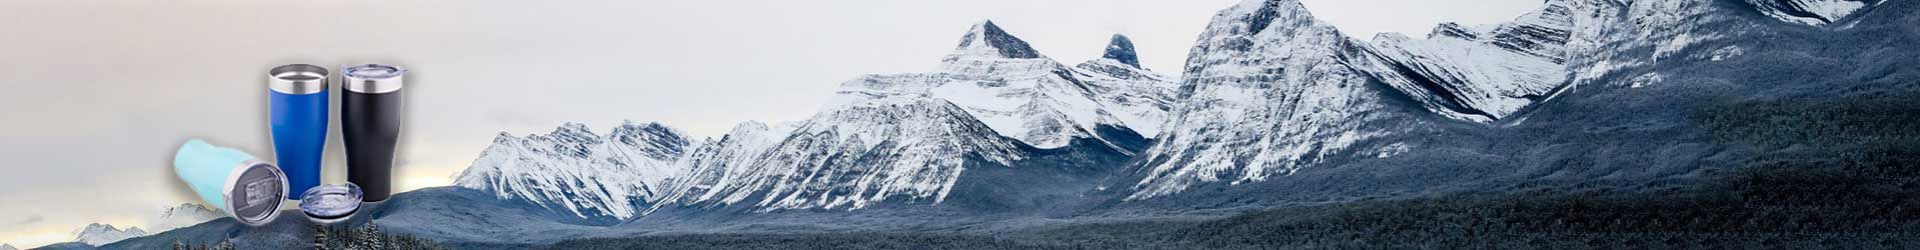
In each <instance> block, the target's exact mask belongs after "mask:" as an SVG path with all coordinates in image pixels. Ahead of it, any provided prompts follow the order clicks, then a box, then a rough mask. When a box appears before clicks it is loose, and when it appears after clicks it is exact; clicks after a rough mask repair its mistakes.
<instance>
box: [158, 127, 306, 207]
mask: <svg viewBox="0 0 1920 250" xmlns="http://www.w3.org/2000/svg"><path fill="white" fill-rule="evenodd" d="M173 173H174V174H175V175H179V177H180V180H181V181H186V182H187V187H191V188H193V192H194V194H197V195H200V199H201V200H205V201H207V204H211V205H213V206H214V207H217V208H220V210H222V211H225V212H226V213H227V216H232V217H233V219H235V220H239V221H240V223H241V224H247V225H251V226H259V225H263V224H267V222H272V221H273V218H275V217H278V216H279V215H280V201H282V199H280V197H283V196H286V195H285V194H286V193H289V192H287V186H286V185H287V178H286V175H284V174H283V173H281V172H280V169H279V168H275V167H273V164H267V163H266V162H263V161H260V159H258V158H254V157H253V155H248V154H247V153H246V152H240V150H234V149H231V148H222V147H217V146H213V145H212V144H207V142H205V141H200V140H190V141H187V143H186V144H182V145H180V150H179V151H176V152H174V153H173Z"/></svg>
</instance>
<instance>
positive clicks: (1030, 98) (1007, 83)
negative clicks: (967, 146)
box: [843, 22, 1173, 149]
mask: <svg viewBox="0 0 1920 250" xmlns="http://www.w3.org/2000/svg"><path fill="white" fill-rule="evenodd" d="M965 37H967V38H968V39H969V41H977V42H973V43H968V44H963V46H961V49H959V50H956V51H954V52H953V53H952V54H950V55H948V56H947V57H946V59H945V60H942V61H943V63H944V64H943V65H942V68H943V70H942V72H938V73H932V74H899V75H883V76H868V77H865V78H864V79H866V80H855V82H850V83H848V84H845V85H843V86H851V87H855V88H852V89H854V90H852V91H881V92H889V93H905V94H917V95H929V96H932V97H934V98H939V99H943V100H947V101H950V102H953V104H955V105H959V106H960V107H961V108H964V109H966V110H967V112H968V113H970V114H972V115H973V116H974V117H975V118H978V119H979V120H980V121H982V122H985V123H986V124H987V126H990V127H993V130H994V131H995V132H998V133H1000V134H1001V135H1004V136H1007V137H1011V138H1014V139H1018V140H1020V141H1021V142H1024V143H1027V144H1028V145H1032V146H1034V147H1037V148H1043V149H1052V148H1060V147H1064V146H1067V144H1068V143H1070V142H1071V141H1073V139H1074V138H1094V139H1101V140H1102V141H1115V140H1126V139H1128V138H1102V137H1103V136H1105V135H1102V134H1100V133H1095V131H1096V130H1097V129H1098V128H1099V127H1101V126H1103V125H1104V126H1112V127H1123V128H1139V127H1152V126H1155V125H1146V124H1153V123H1158V122H1159V121H1154V120H1144V119H1142V118H1141V117H1140V116H1139V115H1136V114H1137V113H1142V112H1145V113H1153V112H1164V110H1160V111H1152V110H1146V111H1140V110H1135V109H1132V107H1148V106H1141V105H1138V104H1122V103H1112V102H1110V101H1113V100H1111V99H1107V98H1103V95H1104V96H1107V97H1112V96H1122V95H1127V96H1133V97H1135V98H1148V99H1163V98H1170V97H1168V96H1165V95H1163V94H1161V93H1156V92H1153V90H1155V88H1165V87H1166V86H1172V85H1173V84H1172V83H1171V82H1168V81H1166V79H1168V78H1165V77H1159V76H1151V74H1150V73H1145V71H1144V70H1118V71H1093V72H1088V71H1083V70H1080V69H1081V68H1076V67H1067V66H1066V65H1063V64H1060V63H1059V62H1055V61H1053V60H1051V59H1047V58H1045V57H1044V56H1038V55H1037V54H1036V56H1034V57H1013V56H1005V54H1007V53H983V52H982V51H1005V50H1016V51H1030V49H1024V45H1025V44H1026V43H1025V42H1007V43H1011V44H1018V45H1021V46H1022V47H1019V48H1013V49H1007V48H979V47H981V46H979V44H992V43H986V42H984V41H992V40H1007V41H1019V38H1015V37H1012V36H1011V35H1010V34H1006V33H1005V31H1003V30H1000V28H999V27H997V26H994V25H993V23H992V22H986V23H982V24H979V25H976V26H974V28H973V29H972V30H971V31H970V32H968V33H967V35H965ZM1123 42H1124V41H1123ZM1108 47H1109V48H1111V47H1114V46H1113V45H1109V46H1108ZM1126 47H1131V46H1130V45H1128V46H1126ZM1123 54H1133V53H1132V52H1124V53H1123ZM1133 68H1135V69H1137V68H1138V67H1133ZM1114 74H1118V75H1114ZM1103 77H1104V78H1103ZM1088 78H1099V79H1088ZM1115 79H1123V80H1115ZM892 80H911V81H892ZM873 83H885V84H884V85H897V86H878V85H876V84H873ZM1142 85H1145V86H1142ZM1136 90H1141V91H1148V92H1145V93H1136V92H1134V91H1136ZM1154 101H1157V100H1139V101H1128V102H1154ZM1155 108H1156V109H1157V108H1159V107H1155ZM1120 110H1125V111H1121V112H1115V111H1120ZM1149 115H1151V114H1149ZM1147 119H1151V118H1147ZM1136 132H1137V133H1139V134H1141V135H1142V136H1149V137H1150V136H1153V133H1151V131H1148V132H1140V131H1136Z"/></svg>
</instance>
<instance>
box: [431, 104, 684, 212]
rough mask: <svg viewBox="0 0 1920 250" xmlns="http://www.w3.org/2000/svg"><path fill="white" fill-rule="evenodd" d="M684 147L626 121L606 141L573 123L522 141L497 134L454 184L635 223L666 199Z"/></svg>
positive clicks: (660, 131) (657, 129) (670, 134)
mask: <svg viewBox="0 0 1920 250" xmlns="http://www.w3.org/2000/svg"><path fill="white" fill-rule="evenodd" d="M689 144H691V142H690V141H689V140H688V138H687V136H685V134H684V133H682V132H679V131H677V130H673V129H671V128H667V127H666V126H663V125H660V124H657V123H647V124H638V123H633V122H627V123H625V124H623V125H621V126H620V127H618V128H615V129H614V130H613V132H612V133H611V134H608V135H606V136H600V135H596V134H594V133H593V132H592V131H591V130H589V129H588V128H587V127H586V125H582V124H575V123H570V124H566V125H564V126H561V127H560V128H559V129H557V130H555V131H554V132H552V133H549V134H546V135H529V136H527V137H526V138H520V137H514V136H512V135H508V134H504V133H502V134H501V135H499V136H498V137H497V138H495V139H494V145H493V146H489V147H487V150H486V151H485V152H483V153H481V155H480V158H479V159H476V160H474V163H473V165H472V166H470V167H468V168H467V170H466V171H465V172H464V173H461V175H460V177H459V178H458V179H457V180H455V181H454V184H455V185H458V186H461V187H466V188H472V189H478V190H485V191H489V192H492V193H494V194H495V195H497V196H499V197H500V198H503V199H519V200H525V201H528V202H531V203H533V204H536V205H539V206H541V207H546V208H548V209H555V210H558V211H565V212H567V213H572V214H573V215H575V216H579V217H582V218H591V217H611V218H618V219H626V218H632V217H634V216H636V215H639V212H640V211H638V209H637V208H640V207H644V206H646V205H648V204H651V203H652V202H654V201H655V200H656V198H658V197H661V196H664V195H666V194H667V189H665V185H666V184H667V183H669V182H670V180H671V178H672V177H674V176H675V175H676V174H677V173H678V172H680V171H681V170H679V168H677V167H675V166H674V165H673V162H675V161H677V160H678V159H679V158H680V155H681V154H682V153H683V152H685V150H686V148H687V147H688V146H689Z"/></svg>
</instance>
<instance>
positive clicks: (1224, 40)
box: [107, 0, 1920, 249]
mask: <svg viewBox="0 0 1920 250" xmlns="http://www.w3.org/2000/svg"><path fill="white" fill-rule="evenodd" d="M1542 3H1543V4H1542V6H1541V8H1539V9H1537V10H1536V11H1534V12H1532V13H1529V14H1526V15H1523V16H1520V17H1519V18H1516V19H1514V20H1513V21H1510V22H1504V23H1496V24H1490V25H1482V26H1465V25H1458V24H1441V25H1439V26H1438V27H1436V28H1435V29H1434V32H1433V34H1430V35H1428V36H1427V37H1425V38H1411V37H1407V36H1404V35H1396V34H1386V35H1382V36H1378V37H1375V38H1372V39H1371V40H1362V39H1357V38H1353V37H1347V36H1345V35H1344V34H1343V33H1341V32H1339V31H1338V30H1337V29H1336V28H1334V27H1333V26H1331V25H1328V24H1327V23H1326V22H1323V21H1321V20H1318V19H1316V18H1314V17H1313V15H1312V14H1311V13H1309V12H1308V11H1307V10H1306V9H1305V8H1303V6H1302V5H1301V4H1300V3H1299V2H1296V0H1251V1H1246V2H1243V3H1240V4H1236V5H1233V6H1230V7H1229V8H1227V9H1225V10H1223V11H1221V12H1219V13H1218V15H1216V16H1214V17H1213V19H1212V22H1211V23H1210V24H1209V25H1208V26H1207V27H1206V29H1205V30H1203V33H1202V34H1201V35H1200V36H1199V37H1198V40H1197V41H1196V43H1195V45H1194V46H1193V47H1192V48H1191V49H1190V50H1189V52H1190V54H1189V57H1188V58H1187V59H1186V60H1187V65H1186V67H1183V68H1182V69H1181V70H1182V72H1181V73H1180V77H1177V78H1176V77H1169V76H1164V75H1160V74H1157V73H1154V72H1151V71H1147V70H1145V69H1142V68H1140V67H1139V66H1138V59H1139V58H1137V57H1135V55H1137V53H1135V52H1134V51H1133V50H1132V47H1133V46H1131V41H1129V40H1128V39H1127V38H1126V37H1124V36H1115V37H1114V38H1113V39H1112V40H1110V41H1111V42H1110V43H1109V44H1108V45H1107V46H1106V47H1104V49H1105V50H1104V52H1105V53H1103V56H1102V58H1096V59H1092V60H1088V61H1085V62H1083V63H1080V64H1076V65H1072V66H1066V65H1064V64H1061V63H1058V62H1057V61H1053V59H1050V58H1049V57H1047V56H1046V55H1045V54H1044V53H1041V51H1038V50H1035V49H1033V48H1032V47H1031V46H1029V45H1028V44H1027V42H1026V41H1023V40H1020V39H1018V38H1017V37H1014V36H1013V33H1011V32H1008V30H1006V29H1003V27H1000V26H997V25H996V24H993V23H980V24H977V25H975V26H973V27H971V29H969V30H968V32H967V33H966V34H965V35H963V36H962V39H961V41H960V46H957V47H956V48H955V49H954V51H953V52H952V53H951V54H950V55H949V56H946V57H943V58H940V60H939V61H938V62H939V63H938V64H937V65H938V67H935V68H936V69H934V70H931V72H920V73H902V74H878V75H867V76H860V77H856V78H854V79H853V80H850V81H846V82H843V83H840V89H839V90H838V91H836V92H835V93H834V95H835V96H834V97H835V98H834V101H833V102H832V103H831V104H830V105H827V106H825V107H822V108H821V109H820V111H819V112H818V113H815V114H813V116H811V117H809V118H807V119H804V120H800V121H790V122H779V123H762V122H744V123H741V124H739V125H737V126H736V127H735V128H734V129H733V130H732V131H731V132H729V133H727V134H725V135H723V136H719V137H716V138H690V136H687V135H685V134H684V133H681V132H679V131H678V130H675V129H672V128H670V127H668V126H666V125H662V124H658V123H636V122H626V123H624V124H621V125H619V126H617V127H615V128H613V129H612V130H611V131H610V132H608V133H605V134H602V133H597V132H595V131H593V129H591V128H589V127H588V126H586V125H582V124H566V125H563V126H561V127H560V128H558V129H556V130H555V131H553V132H550V133H546V134H537V135H525V136H516V135H513V134H508V133H501V134H500V135H499V136H498V137H497V138H496V140H495V141H494V144H493V145H492V146H491V147H489V148H487V149H486V151H485V152H483V154H482V155H481V156H480V157H479V158H478V159H476V160H475V161H474V163H473V166H471V167H470V168H469V169H467V171H465V172H463V173H462V174H461V175H460V176H459V177H458V181H457V183H458V184H459V185H458V187H442V188H428V189H421V190H416V191H410V192H406V193H401V194H396V195H395V198H394V199H391V200H389V201H386V202H383V203H374V204H372V205H371V206H369V207H367V208H366V209H367V210H365V211H364V212H363V213H362V215H364V216H362V217H359V218H360V219H356V220H360V221H358V222H347V223H371V224H377V225H380V226H383V227H386V228H387V229H391V230H392V232H399V233H405V234H412V235H419V236H423V237H430V238H434V239H436V240H445V241H444V242H472V243H482V245H497V244H499V243H505V244H534V245H544V244H550V243H552V242H555V241H561V240H568V239H580V238H621V237H631V236H634V235H648V234H652V235H659V234H674V233H681V232H686V233H733V232H740V233H765V232H773V233H786V232H807V233H813V232H827V231H831V232H888V231H895V230H898V231H916V230H919V232H938V233H946V232H956V233H987V234H1002V233H1025V232H1034V231H1031V230H1028V229H1034V228H1050V227H1055V226H1057V225H1065V224H1085V223H1094V224H1099V223H1104V222H1109V221H1129V220H1135V219H1144V220H1161V219H1167V218H1177V219H1181V220H1185V219H1188V218H1192V217H1204V216H1214V215H1223V216H1231V215H1234V214H1242V213H1241V212H1245V211H1260V210H1265V211H1276V210H1269V209H1272V208H1274V207H1279V206H1297V205H1329V204H1332V205H1337V204H1340V203H1343V202H1354V201H1380V200H1395V199H1402V198H1410V197H1421V198H1420V199H1425V198H1428V197H1454V195H1458V196H1463V197H1468V198H1474V197H1491V198H1505V197H1521V198H1522V199H1524V198H1526V197H1535V196H1531V195H1535V194H1554V195H1557V194H1600V195H1639V194H1645V193H1649V192H1671V191H1672V190H1676V189H1680V190H1684V189H1691V188H1700V187H1702V186H1706V187H1705V188H1717V187H1713V185H1719V184H1718V183H1717V182H1714V181H1713V180H1712V179H1709V178H1719V177H1715V176H1716V175H1721V176H1724V175H1726V174H1728V173H1738V172H1736V171H1737V170H1738V168H1742V167H1747V166H1741V165H1742V164H1743V163H1745V162H1758V161H1771V160H1772V158H1770V157H1774V156H1776V155H1778V154H1777V153H1780V152H1787V153H1790V154H1800V153H1803V152H1798V151H1804V150H1805V149H1806V148H1807V147H1805V146H1800V145H1795V146H1791V147H1786V148H1785V149H1776V150H1769V149H1762V148H1759V147H1757V146H1752V145H1739V144H1738V143H1726V142H1722V141H1721V140H1722V138H1719V137H1718V136H1719V135H1717V134H1716V133H1718V132H1717V131H1714V129H1715V128H1712V127H1709V126H1711V125H1709V124H1703V123H1708V122H1702V121H1700V119H1701V118H1700V117H1699V116H1701V114H1700V113H1701V111H1702V109H1701V108H1702V107H1714V106H1715V105H1730V104H1745V103H1751V102H1728V100H1736V101H1737V100H1741V99H1767V98H1797V97H1806V96H1813V97H1815V98H1844V97H1847V96H1853V95H1884V94H1886V92H1897V91H1904V90H1908V89H1911V88H1910V87H1911V85H1912V84H1911V83H1912V82H1913V81H1911V80H1912V79H1914V78H1913V76H1916V75H1920V74H1917V73H1916V72H1920V70H1916V69H1913V67H1905V66H1906V65H1911V63H1910V62H1909V61H1910V60H1911V59H1912V58H1920V57H1916V56H1914V55H1915V54H1920V52H1914V51H1920V49H1916V47H1920V45H1914V43H1911V42H1909V41H1911V40H1914V39H1913V37H1915V35H1913V34H1915V33H1913V32H1911V31H1913V30H1914V29H1913V27H1920V26H1916V25H1915V24H1916V23H1920V18H1914V17H1910V16H1908V15H1911V14H1913V13H1920V12H1916V11H1913V10H1915V9H1920V2H1913V1H1905V2H1901V1H1811V0H1807V1H1801V0H1779V1H1750V0H1672V1H1650V0H1548V1H1543V2H1542ZM1854 3H1861V4H1860V5H1858V6H1856V5H1854ZM1813 17H1817V18H1814V19H1816V20H1820V21H1819V22H1806V20H1808V18H1813ZM1089 49H1091V47H1089ZM929 61H930V62H931V61H933V60H929ZM823 94H824V93H823ZM1891 96H1898V95H1891ZM1762 103H1766V102H1762ZM1842 103H1843V104H1844V102H1842ZM1709 110H1710V109H1709ZM1736 110H1737V109H1736ZM1156 117H1157V118H1156ZM1769 166H1771V165H1769ZM1483 195H1484V196H1483ZM1514 195H1521V196H1514ZM1547 197H1551V196H1547ZM282 219H283V220H293V221H298V220H300V219H299V218H282ZM290 225H293V226H290ZM1102 232H1106V231H1102ZM310 234H311V233H310V231H309V229H307V228H305V227H300V226H297V223H282V224H281V226H278V227H275V226H268V227H248V226H245V225H241V224H239V223H236V222H233V221H231V220H229V219H220V220H216V222H213V223H203V224H200V225H198V226H193V227H190V228H187V229H181V230H173V231H172V232H169V233H163V234H162V235H161V236H153V237H143V238H140V239H135V240H128V241H123V242H121V243H117V244H114V245H109V246H107V248H116V249H145V248H155V247H165V246H168V245H170V244H172V243H173V242H175V241H176V240H181V239H188V240H200V241H201V242H217V241H218V240H220V239H238V240H236V241H235V243H236V244H239V245H242V246H254V247H255V248H287V246H302V245H306V244H310V242H311V241H308V240H302V239H304V238H301V237H307V235H310ZM243 248H244V247H243Z"/></svg>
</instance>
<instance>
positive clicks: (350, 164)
mask: <svg viewBox="0 0 1920 250" xmlns="http://www.w3.org/2000/svg"><path fill="white" fill-rule="evenodd" d="M406 72H407V71H406V70H405V69H401V68H400V67H396V66H391V65H381V64H367V65H358V66H350V67H346V68H345V70H343V73H344V74H342V75H343V76H344V77H342V78H345V81H344V82H345V84H341V87H342V88H345V89H346V90H347V91H343V92H344V94H343V95H341V96H340V124H341V129H342V131H341V132H342V133H344V134H343V135H344V136H346V138H345V139H346V142H347V144H346V146H347V181H348V182H352V183H353V184H354V185H358V186H360V189H361V190H362V191H364V192H365V196H364V197H363V199H364V200H365V201H367V202H376V201H383V200H386V199H387V195H390V194H392V193H393V150H394V147H395V146H396V145H395V144H396V143H397V141H398V140H399V139H400V102H401V98H400V97H401V96H400V94H401V93H400V87H401V84H402V83H401V82H402V76H403V75H404V74H406Z"/></svg>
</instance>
